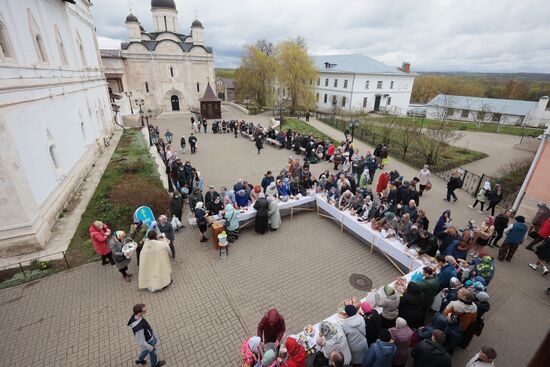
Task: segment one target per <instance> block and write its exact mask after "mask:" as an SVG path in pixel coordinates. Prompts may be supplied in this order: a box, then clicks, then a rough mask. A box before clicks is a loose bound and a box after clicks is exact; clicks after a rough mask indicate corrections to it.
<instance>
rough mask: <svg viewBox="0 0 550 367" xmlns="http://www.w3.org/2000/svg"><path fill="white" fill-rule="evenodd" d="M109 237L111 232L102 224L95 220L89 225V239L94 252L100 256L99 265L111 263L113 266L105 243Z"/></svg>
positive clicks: (107, 245)
mask: <svg viewBox="0 0 550 367" xmlns="http://www.w3.org/2000/svg"><path fill="white" fill-rule="evenodd" d="M110 235H111V230H110V229H109V227H107V225H106V224H104V223H103V222H101V221H99V220H96V221H95V222H93V223H92V224H91V225H90V239H91V240H92V244H93V245H94V248H95V252H97V254H98V255H99V256H101V265H106V264H108V263H111V265H115V260H114V259H113V254H112V253H111V249H110V248H109V244H108V243H107V238H109V236H110Z"/></svg>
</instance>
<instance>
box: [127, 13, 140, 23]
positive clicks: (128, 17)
mask: <svg viewBox="0 0 550 367" xmlns="http://www.w3.org/2000/svg"><path fill="white" fill-rule="evenodd" d="M128 22H136V23H139V20H138V18H136V16H135V15H134V14H132V13H130V14H128V16H127V17H126V23H128Z"/></svg>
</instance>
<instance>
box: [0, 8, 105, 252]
mask: <svg viewBox="0 0 550 367" xmlns="http://www.w3.org/2000/svg"><path fill="white" fill-rule="evenodd" d="M91 5H92V4H91V1H89V0H64V1H63V0H48V1H45V0H17V1H0V78H1V79H2V87H1V88H0V149H1V154H0V172H2V174H1V175H0V208H1V210H0V256H10V255H13V254H20V253H25V252H32V251H35V250H39V249H42V248H43V247H44V246H45V244H46V243H47V241H48V240H49V237H50V232H51V230H52V227H53V226H54V224H55V222H56V220H57V218H58V215H59V213H60V212H61V211H62V210H63V208H64V207H65V205H66V204H67V202H68V201H69V200H70V198H71V197H72V194H73V193H74V192H75V191H76V190H77V189H78V188H79V186H80V184H81V183H82V181H83V178H84V177H85V176H86V174H87V173H88V171H89V169H90V168H91V166H92V164H93V163H94V162H95V160H96V158H97V155H98V154H99V152H100V151H101V150H102V149H103V148H104V146H105V145H104V144H105V143H104V142H105V140H104V139H106V138H107V137H108V136H109V135H110V133H111V131H112V130H113V123H112V112H111V104H110V101H109V95H108V91H107V84H106V81H105V78H104V75H103V72H102V66H101V60H100V57H99V48H98V47H97V42H96V34H95V25H94V22H93V19H92V15H91V13H90V6H91Z"/></svg>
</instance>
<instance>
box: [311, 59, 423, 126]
mask: <svg viewBox="0 0 550 367" xmlns="http://www.w3.org/2000/svg"><path fill="white" fill-rule="evenodd" d="M314 59H315V61H316V64H317V67H318V69H319V79H318V80H316V81H312V83H313V87H314V93H315V98H316V107H317V110H318V111H322V112H334V110H337V111H336V112H338V113H344V114H345V113H351V112H357V111H365V112H371V111H387V112H390V113H394V114H398V115H404V114H406V113H407V109H408V107H409V102H410V99H411V93H412V88H413V84H414V78H415V77H416V74H415V73H411V72H405V71H403V70H401V69H398V68H397V67H391V66H389V65H385V64H382V63H380V62H378V61H376V60H373V59H371V58H369V57H367V56H365V55H337V56H334V55H328V56H315V57H314ZM407 67H410V65H408V66H407ZM333 101H336V104H334V103H333Z"/></svg>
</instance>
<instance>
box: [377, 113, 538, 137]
mask: <svg viewBox="0 0 550 367" xmlns="http://www.w3.org/2000/svg"><path fill="white" fill-rule="evenodd" d="M392 119H393V117H392V116H369V117H367V118H366V120H367V122H369V121H377V122H379V123H383V122H384V121H389V120H392ZM412 119H413V118H412V117H398V118H397V119H396V123H398V124H399V123H401V124H402V123H404V122H407V121H411V120H412ZM414 121H415V122H416V124H417V125H418V126H422V127H425V128H430V127H436V126H438V125H439V121H437V120H432V119H426V118H425V119H422V118H419V117H415V118H414ZM447 122H448V124H449V125H450V126H452V127H453V128H454V129H456V130H460V131H476V132H485V133H498V134H506V135H516V136H538V135H540V134H542V133H543V131H544V130H543V129H538V128H532V127H518V126H502V125H501V126H500V128H499V125H496V124H489V123H485V124H481V125H480V126H479V127H478V126H477V125H476V123H474V122H460V121H451V120H447Z"/></svg>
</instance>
